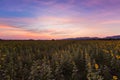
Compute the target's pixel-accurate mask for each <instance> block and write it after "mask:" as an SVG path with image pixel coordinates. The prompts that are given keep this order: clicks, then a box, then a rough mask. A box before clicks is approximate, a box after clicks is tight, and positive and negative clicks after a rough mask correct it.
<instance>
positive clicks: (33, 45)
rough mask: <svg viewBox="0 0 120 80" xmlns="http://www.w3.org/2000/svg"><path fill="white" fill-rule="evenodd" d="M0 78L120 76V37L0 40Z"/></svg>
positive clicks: (109, 79)
mask: <svg viewBox="0 0 120 80" xmlns="http://www.w3.org/2000/svg"><path fill="white" fill-rule="evenodd" d="M0 80H120V40H83V41H82V40H81V41H74V40H68V41H67V40H64V41H62V40H61V41H56V40H49V41H47V40H46V41H32V40H31V41H0Z"/></svg>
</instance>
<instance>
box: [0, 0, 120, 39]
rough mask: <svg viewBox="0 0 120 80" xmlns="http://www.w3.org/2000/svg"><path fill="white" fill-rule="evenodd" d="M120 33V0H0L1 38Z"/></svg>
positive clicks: (67, 36) (64, 36)
mask: <svg viewBox="0 0 120 80" xmlns="http://www.w3.org/2000/svg"><path fill="white" fill-rule="evenodd" d="M113 35H120V0H0V38H1V39H62V38H74V37H105V36H113Z"/></svg>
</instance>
